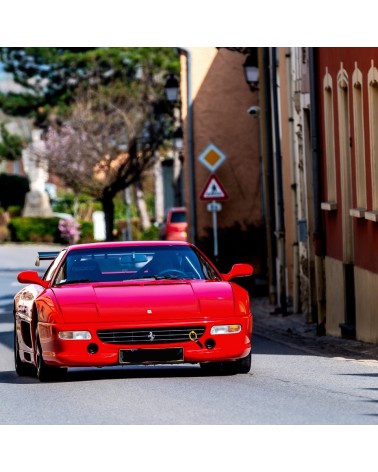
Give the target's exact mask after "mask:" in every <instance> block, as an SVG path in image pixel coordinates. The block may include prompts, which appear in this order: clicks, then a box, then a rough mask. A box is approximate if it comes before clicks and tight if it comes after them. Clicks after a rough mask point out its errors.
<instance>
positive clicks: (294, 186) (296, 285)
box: [285, 48, 300, 313]
mask: <svg viewBox="0 0 378 472" xmlns="http://www.w3.org/2000/svg"><path fill="white" fill-rule="evenodd" d="M285 57H286V76H287V97H288V104H289V130H290V161H291V190H292V210H293V214H294V234H295V235H296V238H295V241H294V242H293V313H299V312H300V296H299V292H300V277H299V242H298V196H297V194H298V182H297V170H296V168H297V154H296V152H295V139H294V134H295V132H294V113H295V110H294V106H293V105H292V102H293V85H292V84H293V76H292V50H291V48H286V54H285Z"/></svg>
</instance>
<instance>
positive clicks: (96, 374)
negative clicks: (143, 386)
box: [0, 365, 252, 385]
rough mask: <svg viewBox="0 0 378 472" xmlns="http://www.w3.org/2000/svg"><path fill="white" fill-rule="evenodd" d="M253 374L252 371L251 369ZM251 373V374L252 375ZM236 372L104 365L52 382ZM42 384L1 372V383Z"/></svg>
mask: <svg viewBox="0 0 378 472" xmlns="http://www.w3.org/2000/svg"><path fill="white" fill-rule="evenodd" d="M251 374H252V371H251ZM251 374H250V375H251ZM234 375H235V374H229V373H224V372H221V373H219V374H213V375H212V374H209V373H205V372H204V371H203V370H202V369H201V368H200V367H199V365H183V366H172V365H170V366H127V367H121V366H120V367H118V366H116V367H108V368H106V367H104V368H101V369H96V368H91V369H85V368H83V369H78V368H75V369H72V370H71V369H69V370H68V372H67V375H66V376H64V377H63V378H62V379H61V380H54V381H51V382H48V383H49V384H51V383H68V382H92V381H95V380H117V379H125V380H126V379H156V378H186V377H212V376H213V377H227V376H228V377H233V376H234ZM33 383H37V384H41V385H43V384H44V383H40V382H39V380H38V379H37V378H35V377H19V376H18V375H17V374H16V372H15V371H4V372H0V384H33Z"/></svg>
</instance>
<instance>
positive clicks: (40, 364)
mask: <svg viewBox="0 0 378 472" xmlns="http://www.w3.org/2000/svg"><path fill="white" fill-rule="evenodd" d="M35 345H36V346H35V361H36V369H37V378H38V379H39V381H40V382H48V381H50V380H60V379H61V378H62V377H63V376H64V375H65V374H66V372H67V369H65V368H60V367H51V366H49V365H47V364H46V363H45V361H44V360H43V357H42V348H41V342H40V340H39V335H38V330H36V334H35Z"/></svg>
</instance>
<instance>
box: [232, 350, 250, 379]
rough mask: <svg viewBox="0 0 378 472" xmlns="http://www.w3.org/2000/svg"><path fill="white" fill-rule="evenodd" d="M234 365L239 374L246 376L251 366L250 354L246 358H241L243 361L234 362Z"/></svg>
mask: <svg viewBox="0 0 378 472" xmlns="http://www.w3.org/2000/svg"><path fill="white" fill-rule="evenodd" d="M236 363H237V365H238V373H239V374H248V372H249V371H250V370H251V365H252V352H250V353H249V354H248V356H247V357H243V359H239V360H238V361H236Z"/></svg>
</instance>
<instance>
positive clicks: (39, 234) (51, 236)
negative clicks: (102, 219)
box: [8, 216, 93, 244]
mask: <svg viewBox="0 0 378 472" xmlns="http://www.w3.org/2000/svg"><path fill="white" fill-rule="evenodd" d="M59 220H60V218H58V217H55V216H54V217H51V218H37V217H26V216H20V217H15V218H11V220H10V222H9V224H8V228H9V232H10V238H11V241H14V242H20V243H25V242H33V243H38V242H45V243H57V244H67V241H65V240H64V239H63V238H62V237H61V235H60V231H59V228H58V225H59ZM80 230H81V238H80V240H79V242H91V241H93V224H92V223H90V222H86V221H82V222H80Z"/></svg>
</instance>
